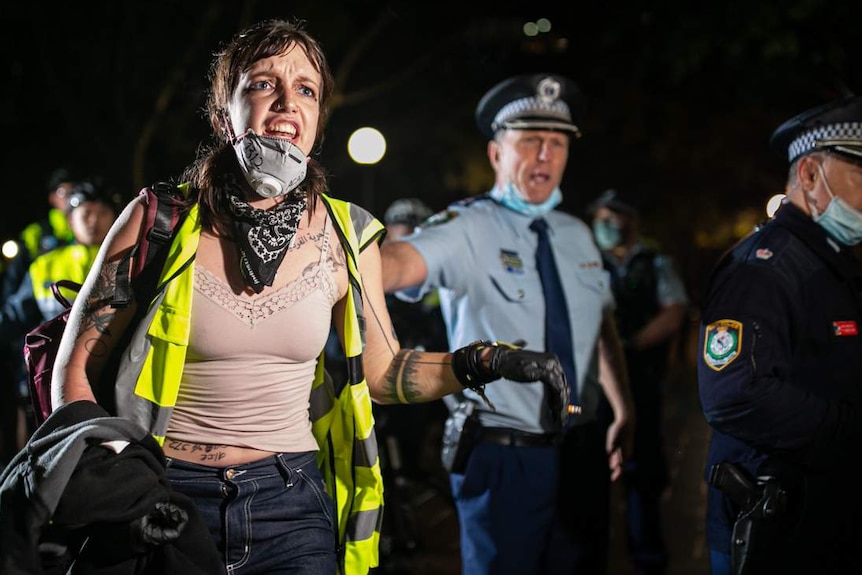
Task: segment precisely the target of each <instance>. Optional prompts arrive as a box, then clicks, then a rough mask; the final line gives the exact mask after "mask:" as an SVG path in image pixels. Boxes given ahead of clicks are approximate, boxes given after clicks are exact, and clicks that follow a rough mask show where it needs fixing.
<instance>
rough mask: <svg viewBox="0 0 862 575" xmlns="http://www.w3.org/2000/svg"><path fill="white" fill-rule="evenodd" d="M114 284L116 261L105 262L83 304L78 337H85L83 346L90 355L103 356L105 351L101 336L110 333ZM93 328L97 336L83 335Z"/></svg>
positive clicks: (115, 282) (115, 284) (115, 281)
mask: <svg viewBox="0 0 862 575" xmlns="http://www.w3.org/2000/svg"><path fill="white" fill-rule="evenodd" d="M116 286H117V263H116V262H113V263H106V264H105V265H104V266H102V269H101V270H100V271H99V275H98V277H97V278H96V282H95V283H94V285H93V291H92V293H91V294H90V297H88V298H87V301H86V303H85V304H84V309H83V312H82V316H81V327H80V330H79V331H78V337H79V338H81V337H85V338H87V339H86V340H85V341H84V348H85V349H86V350H87V352H88V353H89V354H90V355H93V356H96V357H103V356H104V355H105V354H106V352H107V350H106V347H105V342H103V341H102V339H101V336H108V337H110V336H111V335H112V334H111V331H110V330H109V329H108V326H109V325H110V323H111V320H112V319H113V318H114V315H115V314H116V310H115V309H114V308H113V307H111V305H110V301H111V298H112V297H113V296H114V290H115V289H116ZM93 329H95V330H96V332H98V334H99V336H97V337H92V336H88V335H85V334H86V333H88V332H90V330H93Z"/></svg>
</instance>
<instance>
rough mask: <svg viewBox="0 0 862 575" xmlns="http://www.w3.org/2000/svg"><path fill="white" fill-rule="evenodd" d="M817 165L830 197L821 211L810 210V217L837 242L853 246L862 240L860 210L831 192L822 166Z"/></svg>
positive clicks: (861, 216)
mask: <svg viewBox="0 0 862 575" xmlns="http://www.w3.org/2000/svg"><path fill="white" fill-rule="evenodd" d="M817 167H818V169H819V170H820V176H821V177H822V178H823V186H824V187H825V188H826V191H827V192H828V193H829V196H830V197H831V198H832V199H831V200H830V201H829V204H828V205H827V206H826V209H825V210H823V213H820V214H818V213H817V212H816V211H814V210H812V212H811V217H812V218H813V219H814V221H815V222H817V223H818V224H820V227H822V228H823V229H824V230H826V233H828V234H829V235H830V236H832V238H834V239H835V240H836V241H838V242H839V243H842V244H844V245H845V246H855V245H856V244H858V243H859V242H862V212H859V210H856V209H854V208H852V207H851V206H850V205H849V204H847V202H845V201H844V200H842V199H841V198H839V197H838V196H836V195H835V194H833V193H832V188H830V187H829V181H828V180H827V179H826V172H824V171H823V166H822V165H820V164H818V165H817Z"/></svg>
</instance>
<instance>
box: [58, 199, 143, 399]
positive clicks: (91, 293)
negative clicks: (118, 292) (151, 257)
mask: <svg viewBox="0 0 862 575" xmlns="http://www.w3.org/2000/svg"><path fill="white" fill-rule="evenodd" d="M143 217H144V206H143V205H142V204H141V203H140V201H139V200H134V201H132V202H131V203H130V204H129V205H128V206H126V209H125V210H123V213H122V214H120V217H119V218H117V220H116V221H115V222H114V225H113V227H112V228H111V231H110V232H108V235H107V237H106V238H105V241H104V242H103V243H102V247H101V248H100V250H99V255H98V256H97V257H96V261H95V263H94V264H93V267H92V268H91V269H90V273H89V274H88V275H87V280H86V281H85V282H84V285H83V287H82V288H81V291H80V292H78V296H77V297H76V298H75V302H74V304H73V305H72V312H71V314H70V315H69V322H68V323H67V325H66V329H65V331H64V332H63V339H62V340H61V342H60V348H59V350H58V353H57V358H56V360H55V362H54V373H53V377H52V384H51V404H52V406H53V408H54V409H57V408H58V407H59V406H61V405H63V404H66V403H71V402H73V401H79V400H87V401H92V402H95V401H96V396H95V394H94V392H93V387H92V384H93V383H94V382H97V381H98V380H99V377H100V376H101V374H102V371H103V370H104V368H105V365H106V364H107V361H108V359H109V358H110V356H111V354H112V352H113V350H114V348H115V347H116V346H117V344H118V342H119V341H120V340H121V339H122V337H123V333H124V332H125V330H126V328H127V327H128V326H129V323H130V322H131V320H132V317H133V316H134V313H135V304H134V302H133V303H132V304H131V305H130V306H129V307H128V308H124V309H115V308H113V307H111V304H110V302H111V299H112V297H113V295H114V288H115V286H116V275H117V265H118V262H119V261H120V260H121V259H122V257H123V256H124V255H126V254H127V253H128V252H129V251H130V250H131V249H132V248H133V247H134V246H135V244H136V243H137V242H138V235H139V233H140V228H141V224H142V222H143Z"/></svg>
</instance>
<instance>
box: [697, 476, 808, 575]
mask: <svg viewBox="0 0 862 575" xmlns="http://www.w3.org/2000/svg"><path fill="white" fill-rule="evenodd" d="M766 467H767V470H768V469H774V466H766ZM763 468H764V466H761V468H760V469H758V473H757V477H754V478H752V477H751V475H750V474H749V473H748V472H746V471H745V470H744V469H742V468H741V467H739V466H737V465H734V464H732V463H727V462H724V463H719V464H718V465H714V466H713V467H712V468H711V469H710V474H709V482H710V484H712V485H713V486H715V487H716V488H718V489H719V490H721V491H722V492H724V493H725V494H726V495H727V496H728V497H729V498H730V500H731V501H732V502H733V504H734V506H735V507H737V508H738V509H739V512H738V514H737V516H736V521H734V523H733V534H732V536H731V548H730V559H731V571H732V573H733V574H734V575H758V574H766V573H773V572H775V570H776V568H777V567H778V565H777V564H776V563H777V562H778V561H780V558H781V557H782V556H783V554H784V553H785V551H786V546H787V543H788V538H789V535H790V533H791V532H792V530H793V528H794V525H795V522H796V521H795V520H796V517H795V515H796V514H795V513H792V512H791V510H790V505H789V500H790V495H789V493H788V490H787V487H786V486H787V484H788V482H787V478H783V477H781V476H780V475H775V474H773V473H771V472H762V471H761V470H763Z"/></svg>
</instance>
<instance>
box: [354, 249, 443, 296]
mask: <svg viewBox="0 0 862 575" xmlns="http://www.w3.org/2000/svg"><path fill="white" fill-rule="evenodd" d="M380 257H381V260H382V266H383V271H382V276H381V279H382V286H383V291H384V293H392V292H396V291H398V290H401V289H405V288H410V287H413V286H418V285H420V284H422V283H424V282H425V278H427V277H428V268H427V267H426V266H425V259H424V258H423V257H422V255H421V254H420V253H419V251H418V250H417V249H416V248H415V247H413V244H411V243H409V242H402V241H394V242H386V243H384V244H383V245H382V246H381V247H380ZM364 275H365V273H364V272H363V276H364Z"/></svg>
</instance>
